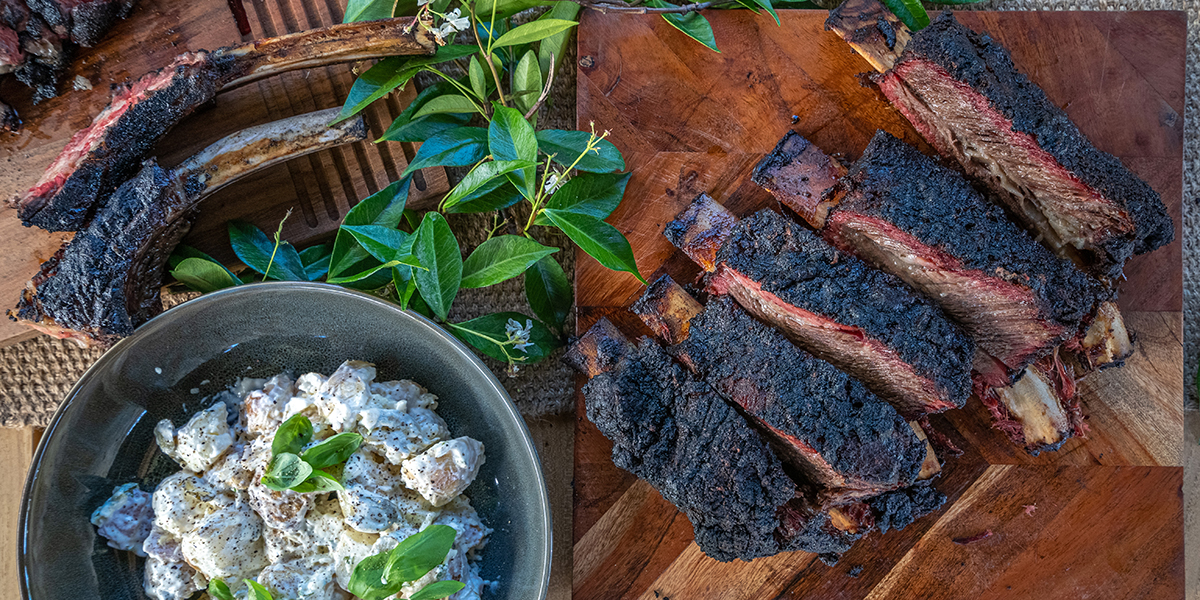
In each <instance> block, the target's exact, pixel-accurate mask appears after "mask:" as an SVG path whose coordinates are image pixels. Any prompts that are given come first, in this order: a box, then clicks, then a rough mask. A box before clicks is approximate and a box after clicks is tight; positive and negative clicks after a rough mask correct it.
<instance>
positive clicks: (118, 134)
mask: <svg viewBox="0 0 1200 600" xmlns="http://www.w3.org/2000/svg"><path fill="white" fill-rule="evenodd" d="M435 48H436V44H435V42H434V40H433V38H432V37H431V35H430V34H429V33H428V32H427V31H425V29H424V28H422V27H415V26H414V20H413V18H411V17H404V18H397V19H384V20H380V21H367V22H360V23H348V24H344V25H334V26H332V27H327V28H324V29H313V30H310V31H304V32H300V33H294V34H289V35H284V36H280V37H276V38H268V39H264V40H258V41H255V42H250V43H247V44H243V45H240V46H231V47H227V48H221V49H219V50H214V51H212V52H207V51H199V52H189V53H186V54H183V55H181V56H179V57H178V58H176V59H175V61H174V62H172V63H171V64H170V65H169V66H167V67H166V68H164V69H162V70H160V71H157V72H154V73H150V74H147V75H145V76H143V77H141V78H140V79H137V80H136V81H133V82H132V83H129V84H127V85H123V86H120V87H119V88H117V89H116V90H115V91H114V93H113V99H112V102H111V103H110V104H109V105H108V107H107V108H105V109H104V110H103V111H101V112H100V114H99V115H97V116H96V118H95V119H94V120H93V121H92V124H91V125H89V126H88V127H87V128H85V129H83V130H81V131H79V132H78V133H76V134H75V135H74V136H73V137H72V138H71V140H70V141H69V142H67V145H66V147H65V148H63V151H62V152H61V153H60V154H59V155H58V157H57V158H56V159H55V160H54V162H53V163H51V165H50V167H49V168H47V169H46V172H45V173H44V174H43V175H42V177H41V179H40V180H38V182H37V184H36V185H34V187H32V188H31V189H29V190H28V191H26V192H25V193H23V194H21V195H19V196H17V197H15V198H13V199H12V200H11V204H12V205H13V206H15V207H17V209H18V215H19V216H20V217H21V221H22V222H23V223H25V225H27V226H38V227H41V228H43V229H47V230H49V231H74V230H77V229H79V228H80V227H82V226H83V225H84V224H86V222H87V220H88V218H89V216H90V215H91V214H92V213H93V212H94V211H95V209H96V208H97V207H98V205H100V204H103V203H104V201H105V199H106V198H107V195H108V194H109V193H111V191H112V190H113V189H115V188H116V187H117V186H118V185H120V183H121V182H123V181H125V180H126V179H128V178H129V177H131V176H132V175H133V173H134V172H135V171H136V170H137V169H138V167H139V165H140V164H141V161H142V159H143V158H145V157H146V154H147V153H148V152H149V151H150V149H151V148H152V147H153V146H154V144H155V143H157V142H158V141H159V140H160V139H162V137H163V136H164V135H166V133H167V131H168V130H170V128H171V127H173V126H174V125H175V124H176V123H178V122H179V121H180V120H181V119H183V118H184V117H185V116H187V115H188V114H190V113H191V112H192V111H193V110H195V109H196V107H198V106H200V105H201V104H203V103H205V102H207V101H209V100H211V99H212V98H213V97H214V96H215V95H216V94H217V92H219V91H221V90H224V89H228V88H231V87H234V86H237V85H241V84H244V83H248V82H251V81H255V80H258V79H262V78H264V77H269V76H271V75H274V74H277V73H281V72H284V71H290V70H295V69H307V68H312V67H317V66H321V65H326V64H334V63H339V62H351V61H356V60H364V59H369V58H378V57H381V56H391V55H405V54H408V55H413V54H433V52H434V51H435Z"/></svg>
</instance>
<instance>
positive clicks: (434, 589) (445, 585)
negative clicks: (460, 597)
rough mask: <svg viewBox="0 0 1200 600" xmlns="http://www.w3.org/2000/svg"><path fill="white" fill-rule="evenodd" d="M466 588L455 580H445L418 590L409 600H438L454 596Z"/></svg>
mask: <svg viewBox="0 0 1200 600" xmlns="http://www.w3.org/2000/svg"><path fill="white" fill-rule="evenodd" d="M465 587H467V586H466V585H465V584H463V583H461V582H458V581H454V580H453V579H443V580H441V581H435V582H433V583H431V584H429V585H427V586H425V587H423V588H421V589H419V590H417V591H416V593H414V594H413V595H411V596H409V597H408V600H437V599H438V598H445V597H447V596H453V595H454V594H456V593H458V590H461V589H463V588H465Z"/></svg>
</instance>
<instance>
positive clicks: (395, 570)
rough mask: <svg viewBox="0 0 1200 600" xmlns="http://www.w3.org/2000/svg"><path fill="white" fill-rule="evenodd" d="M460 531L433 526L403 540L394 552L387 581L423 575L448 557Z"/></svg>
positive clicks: (407, 580)
mask: <svg viewBox="0 0 1200 600" xmlns="http://www.w3.org/2000/svg"><path fill="white" fill-rule="evenodd" d="M455 535H457V532H456V531H455V530H454V528H453V527H450V526H448V525H430V526H429V527H426V528H425V529H423V530H421V531H420V532H417V533H414V534H413V535H410V536H408V537H407V538H405V539H404V541H403V542H400V545H398V546H396V547H395V548H393V549H392V551H391V555H392V556H391V560H389V561H388V566H387V580H388V583H392V582H395V581H402V582H409V581H416V580H418V579H420V578H421V577H424V576H425V574H426V573H428V572H429V571H430V570H432V569H433V568H434V567H436V566H438V565H440V564H442V561H444V560H446V554H448V553H449V552H450V549H451V548H453V547H454V537H455Z"/></svg>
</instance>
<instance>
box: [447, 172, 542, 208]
mask: <svg viewBox="0 0 1200 600" xmlns="http://www.w3.org/2000/svg"><path fill="white" fill-rule="evenodd" d="M524 197H525V196H522V195H521V192H520V191H518V190H517V188H515V187H513V184H512V182H510V181H509V180H508V179H506V178H504V177H497V178H495V179H492V180H491V181H488V182H486V183H484V184H483V185H482V186H480V187H479V189H477V190H475V191H474V192H471V193H470V194H467V195H466V196H463V197H462V198H461V199H459V200H458V201H457V202H455V203H454V205H453V206H447V207H445V210H443V211H442V212H445V213H481V212H492V211H494V210H500V209H502V208H508V207H510V206H512V205H514V204H516V203H518V202H520V201H521V198H524Z"/></svg>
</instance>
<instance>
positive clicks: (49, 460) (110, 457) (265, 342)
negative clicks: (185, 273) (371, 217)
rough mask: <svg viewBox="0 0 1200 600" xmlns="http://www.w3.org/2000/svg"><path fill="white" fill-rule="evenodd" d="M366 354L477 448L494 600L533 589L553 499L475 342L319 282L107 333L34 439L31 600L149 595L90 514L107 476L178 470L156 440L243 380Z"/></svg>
mask: <svg viewBox="0 0 1200 600" xmlns="http://www.w3.org/2000/svg"><path fill="white" fill-rule="evenodd" d="M352 358H353V359H359V360H365V361H369V362H372V363H375V365H376V368H377V369H378V371H379V377H378V379H379V380H380V381H386V380H392V379H411V380H413V381H416V382H418V383H420V384H421V385H424V386H425V387H427V388H428V389H429V391H431V392H432V393H434V394H437V396H438V398H439V401H438V404H439V407H438V414H440V415H441V416H442V417H443V418H444V419H445V420H446V423H447V424H448V425H449V427H450V432H451V433H452V434H453V435H455V436H462V435H467V436H471V437H473V438H476V439H478V440H480V441H482V442H483V443H484V446H485V447H486V455H487V461H486V463H485V464H484V465H483V467H482V469H481V470H480V472H479V476H478V478H477V479H476V480H475V482H474V483H473V484H472V485H471V487H470V488H469V489H468V490H467V492H466V493H467V495H468V496H469V497H470V498H471V502H472V504H473V505H474V506H475V508H476V509H477V510H478V511H479V514H480V516H481V517H482V519H483V522H484V523H485V524H486V525H487V526H489V527H491V528H492V529H494V530H495V532H494V533H493V534H492V535H491V539H490V541H489V543H488V546H487V548H486V549H485V550H484V551H483V553H482V557H483V558H482V565H481V569H482V576H483V578H484V579H487V580H494V581H498V582H499V585H498V586H497V587H496V589H495V591H494V593H492V594H490V596H489V597H490V598H495V599H496V600H516V599H518V598H519V599H521V600H540V599H542V598H544V597H545V594H546V587H547V584H548V579H549V574H550V535H551V526H550V508H549V504H548V502H547V497H546V486H545V483H544V481H543V480H542V475H541V469H540V466H539V463H538V458H537V454H536V451H535V450H534V446H533V443H532V442H531V440H530V438H529V432H528V430H527V429H526V428H525V423H524V421H523V420H522V419H521V416H520V414H518V412H517V409H516V407H515V406H514V405H513V403H512V400H510V399H509V397H508V394H507V393H506V392H505V391H504V388H503V387H501V386H500V384H499V382H497V381H496V378H495V377H494V376H493V375H492V373H491V372H490V371H489V370H488V369H487V368H486V367H485V366H484V365H483V363H481V362H480V361H479V359H478V358H476V356H475V355H474V354H473V353H472V351H471V350H470V349H468V348H467V347H466V346H464V345H463V344H462V343H460V342H459V341H458V340H457V339H455V338H454V337H453V336H451V335H450V334H448V333H446V332H445V331H444V330H442V329H441V328H439V327H438V326H437V325H435V324H433V323H432V322H431V321H429V320H427V319H425V318H424V317H422V316H420V315H417V314H414V313H411V312H405V311H402V310H400V309H399V307H397V306H395V305H393V304H390V303H388V302H385V301H382V300H380V299H377V298H374V297H372V296H369V295H366V294H362V293H358V292H354V291H350V290H346V289H342V288H339V287H335V286H330V285H325V284H319V283H291V282H279V283H262V284H254V285H246V286H239V287H236V288H231V289H227V290H222V291H219V292H215V293H212V294H208V295H205V296H202V297H200V298H198V299H196V300H193V301H191V302H188V303H185V304H183V305H180V306H178V307H176V308H174V309H171V310H169V311H167V312H165V313H163V314H162V315H161V316H159V317H157V318H155V319H153V320H151V321H150V322H149V323H147V324H146V325H144V326H143V327H141V328H140V329H138V330H137V332H136V333H134V334H133V335H132V336H130V337H129V338H127V339H125V340H122V341H121V342H120V343H118V344H116V345H115V346H114V347H113V348H112V349H111V350H110V351H109V352H107V353H106V354H104V356H102V357H101V358H100V360H99V361H97V362H96V364H95V365H93V366H92V367H91V368H90V369H89V370H88V371H87V373H86V374H85V375H84V376H83V378H82V379H80V380H79V383H77V384H76V385H75V387H74V388H73V389H72V390H71V392H70V394H68V395H67V398H66V400H65V401H64V402H63V404H62V406H61V407H60V408H59V410H58V412H57V413H56V414H55V415H54V419H53V421H52V422H51V423H50V425H49V427H48V428H47V429H46V432H45V434H44V436H43V438H42V442H41V444H40V445H39V447H38V449H37V452H36V453H35V455H34V457H33V464H32V466H31V468H30V471H29V476H28V479H27V481H26V485H25V495H24V499H23V501H22V506H21V523H20V527H19V529H18V531H19V535H20V539H19V540H18V561H19V569H20V577H21V589H22V592H23V594H24V597H25V598H27V599H29V600H92V599H95V600H100V599H104V600H124V599H141V598H145V594H144V592H143V591H142V565H143V559H139V558H137V557H135V556H134V555H133V554H132V553H130V552H122V551H117V550H113V549H112V548H109V547H108V546H107V545H105V541H104V539H102V538H100V537H99V536H97V535H96V532H95V528H94V527H93V526H92V525H91V524H90V523H89V521H88V519H89V516H90V515H91V513H92V511H93V510H94V509H95V508H96V507H97V506H99V505H100V504H101V503H103V502H104V500H105V499H106V498H107V497H108V496H109V494H111V493H112V490H113V487H114V486H116V485H119V484H122V483H127V482H131V481H133V482H138V483H140V484H141V485H142V489H153V487H154V486H155V485H157V483H158V481H159V480H161V479H162V478H163V477H165V476H166V475H168V474H170V473H172V472H174V471H176V470H178V468H179V467H178V466H177V465H175V463H174V462H173V461H171V460H170V459H168V458H167V457H166V456H165V455H163V454H162V453H161V452H159V450H158V448H157V446H156V444H155V442H154V435H153V428H154V425H155V424H156V423H157V422H158V421H159V420H160V419H171V420H172V421H173V422H174V423H175V424H176V425H177V426H178V425H181V424H182V423H184V422H185V421H186V419H187V418H188V417H189V416H190V415H192V414H193V413H195V412H196V411H197V410H199V409H201V408H204V407H205V406H207V405H208V404H209V403H211V400H210V401H207V402H206V401H205V400H204V399H205V398H206V397H209V396H211V395H212V394H215V393H217V392H219V391H221V390H223V389H225V388H226V387H227V386H229V385H230V384H231V383H233V382H234V381H236V380H237V379H238V378H241V377H269V376H272V375H274V374H276V373H279V372H282V371H285V370H287V371H291V372H292V373H294V374H296V375H299V374H301V373H306V372H309V371H317V372H320V373H325V374H329V373H332V372H333V370H334V369H336V368H337V367H338V365H340V364H341V363H342V362H343V361H345V360H347V359H352Z"/></svg>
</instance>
